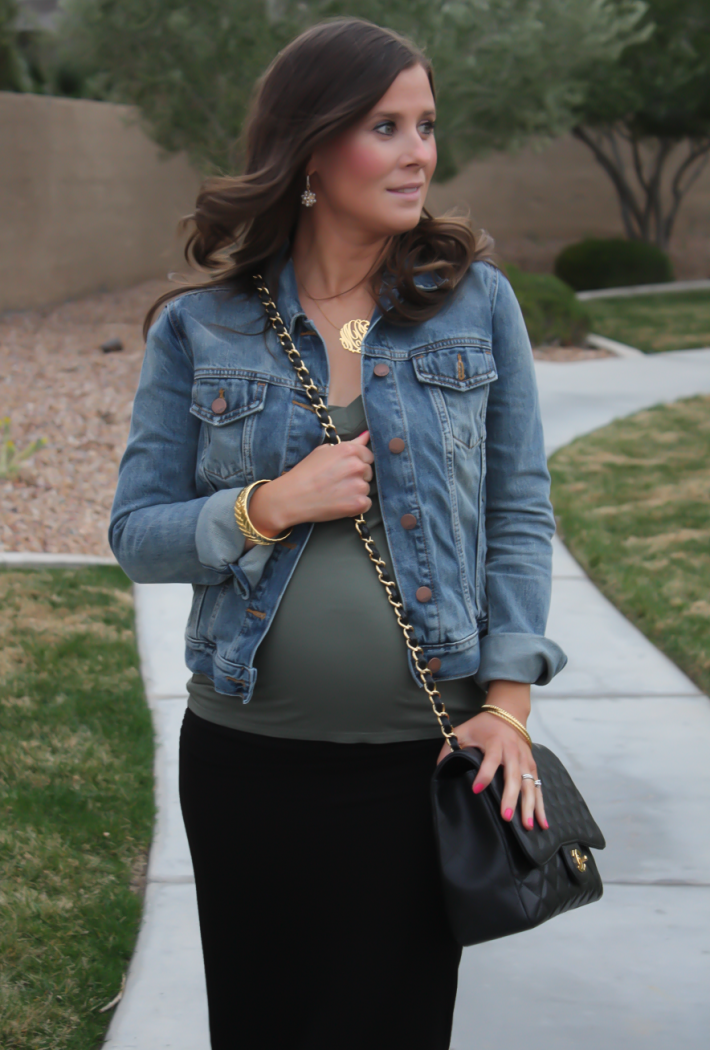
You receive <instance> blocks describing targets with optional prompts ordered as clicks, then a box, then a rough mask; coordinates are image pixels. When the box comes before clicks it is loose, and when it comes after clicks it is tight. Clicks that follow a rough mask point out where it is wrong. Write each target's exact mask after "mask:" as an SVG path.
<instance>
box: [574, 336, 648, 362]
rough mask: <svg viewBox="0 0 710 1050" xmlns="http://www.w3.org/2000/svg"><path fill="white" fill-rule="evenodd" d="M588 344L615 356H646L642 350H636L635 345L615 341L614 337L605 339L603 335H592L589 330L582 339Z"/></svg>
mask: <svg viewBox="0 0 710 1050" xmlns="http://www.w3.org/2000/svg"><path fill="white" fill-rule="evenodd" d="M584 341H585V343H588V344H589V346H593V347H594V348H595V349H596V350H608V351H609V353H610V354H614V356H615V357H647V356H648V355H647V354H644V352H643V350H637V349H636V347H635V346H627V345H626V343H617V341H616V339H607V337H606V336H605V335H594V333H593V332H590V333H589V335H588V336H587V337H586V339H585V340H584Z"/></svg>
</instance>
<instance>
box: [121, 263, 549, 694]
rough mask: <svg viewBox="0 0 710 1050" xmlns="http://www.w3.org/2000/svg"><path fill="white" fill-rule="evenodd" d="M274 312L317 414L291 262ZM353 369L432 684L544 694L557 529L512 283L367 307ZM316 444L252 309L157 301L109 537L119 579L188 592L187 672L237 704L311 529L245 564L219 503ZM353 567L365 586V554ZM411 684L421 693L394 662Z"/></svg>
mask: <svg viewBox="0 0 710 1050" xmlns="http://www.w3.org/2000/svg"><path fill="white" fill-rule="evenodd" d="M423 283H424V282H423ZM277 305H278V308H279V311H280V313H281V316H282V317H283V319H284V322H285V324H286V326H287V327H288V328H289V331H290V332H291V335H292V337H293V338H294V340H295V341H296V343H297V345H298V347H299V350H300V352H301V355H302V357H303V360H304V362H305V363H306V365H307V367H308V369H309V371H310V373H311V376H312V377H313V380H314V382H315V383H316V385H317V386H318V388H319V389H320V391H321V392H322V394H323V399H324V400H325V401H326V402H327V391H328V384H329V373H328V357H327V353H326V349H325V345H324V343H323V341H322V339H321V338H320V336H319V335H318V334H317V332H316V331H315V330H314V328H313V326H312V324H310V323H307V322H306V319H305V315H304V313H303V310H302V308H301V305H300V303H299V300H298V294H297V290H296V283H295V277H294V272H293V267H292V264H291V263H290V262H288V263H287V264H286V267H285V268H284V269H283V271H282V273H281V278H280V283H279V288H278V295H277ZM361 364H362V394H363V401H364V405H365V413H366V416H367V422H368V427H369V429H370V434H371V448H372V451H373V453H374V456H375V467H376V472H377V482H378V489H379V495H380V501H381V508H382V516H383V519H384V524H385V529H386V534H387V539H388V543H389V547H390V552H391V558H392V563H393V564H392V566H391V568H392V572H393V574H394V576H395V578H396V580H397V585H398V587H399V591H400V594H401V595H402V597H403V600H404V604H405V607H406V611H407V614H408V616H409V618H410V620H411V622H412V625H413V627H414V629H415V631H416V634H417V636H418V637H419V640H420V642H421V643H422V645H423V648H424V651H425V654H426V658H427V660H429V659H431V658H432V657H434V656H436V657H439V658H440V660H441V669H440V671H438V672H437V673H436V675H435V677H436V678H438V679H447V678H461V677H465V676H469V675H473V676H474V677H475V679H476V681H477V682H478V683H479V684H480V685H483V686H484V687H485V685H486V683H488V682H490V681H492V680H494V679H498V678H505V679H510V680H513V681H518V682H534V683H536V684H538V685H544V684H545V683H547V682H549V681H550V679H551V678H552V677H553V676H554V675H555V674H557V672H558V671H560V670H561V669H562V667H564V665H565V663H566V657H565V655H564V653H563V652H562V650H561V649H560V648H559V646H558V645H556V644H555V642H553V641H551V640H549V639H547V638H545V637H544V633H545V623H546V620H547V613H548V607H549V601H550V577H551V538H552V535H553V532H554V528H555V526H554V518H553V514H552V508H551V505H550V500H549V486H550V478H549V474H548V471H547V465H546V462H545V453H544V446H543V437H542V427H541V422H540V413H539V407H538V400H537V389H536V384H535V373H534V369H533V358H532V353H531V349H530V343H529V340H528V336H527V332H526V329H525V324H524V322H523V318H522V314H521V312H520V308H519V306H518V303H517V301H516V299H515V296H514V294H513V291H512V289H511V286H510V284H509V282H508V281H507V279H506V278H505V277H504V276H503V275H502V274H501V273H500V271H499V270H497V269H496V268H495V267H494V266H492V265H490V264H489V263H485V262H477V263H474V264H473V265H472V266H471V268H470V271H469V273H468V275H467V276H466V278H465V279H464V281H463V282H462V284H461V285H460V286H459V288H458V290H457V291H456V293H455V294H454V295H452V297H451V298H450V299H449V301H448V302H447V304H446V306H445V307H444V308H443V309H442V310H441V311H440V312H439V313H438V314H437V315H436V316H435V317H433V318H432V319H431V320H429V321H426V322H424V323H422V324H419V325H416V326H414V327H401V326H396V325H393V324H390V323H388V322H387V321H386V319H385V318H384V317H383V316H382V315H381V313H380V311H379V310H377V311H376V312H375V315H374V317H373V320H372V324H371V326H370V329H369V331H368V333H367V336H366V338H365V340H364V342H363V344H362V358H361ZM377 364H380V365H387V367H388V371H387V372H386V374H385V375H382V374H375V371H374V366H375V365H377ZM384 371H385V369H382V368H380V369H378V372H379V373H382V372H384ZM220 396H221V397H223V398H224V399H225V400H226V402H227V408H226V410H225V411H224V412H222V413H221V414H218V413H216V412H215V411H214V409H213V408H212V405H213V402H214V401H215V399H216V398H218V397H220ZM218 407H221V406H218ZM323 436H324V435H323V430H322V427H321V425H320V423H319V421H318V419H317V417H316V415H315V414H314V412H313V411H312V409H311V408H310V407H309V405H308V403H307V399H306V397H305V394H304V392H303V390H302V388H301V386H300V383H299V380H298V378H297V376H296V374H295V372H294V370H293V367H292V365H291V364H290V362H289V360H288V358H287V356H286V354H285V353H284V351H283V349H282V348H281V346H280V344H279V343H278V341H277V339H276V337H275V335H274V333H273V331H271V329H270V328H268V329H266V330H265V317H264V313H263V308H262V306H261V304H260V302H259V300H258V298H257V297H256V296H252V297H248V298H247V297H245V296H234V295H233V294H231V293H229V292H226V291H223V290H217V289H212V290H209V291H199V292H189V293H186V294H185V295H182V296H180V297H179V298H177V299H174V300H172V301H171V302H170V303H169V304H168V305H167V306H166V307H165V309H164V311H163V313H162V315H161V317H160V318H159V320H158V321H157V322H156V323H155V324H154V325H153V327H152V328H151V330H150V334H149V336H148V345H147V348H146V355H145V361H144V364H143V369H142V372H141V378H140V384H139V387H138V392H137V394H136V398H135V402H134V406H133V419H132V423H131V431H130V436H129V439H128V447H127V449H126V452H125V455H124V457H123V460H122V463H121V468H120V473H119V480H118V489H117V492H116V498H115V501H114V506H113V511H112V516H111V525H110V532H109V538H110V543H111V547H112V550H113V551H114V553H115V555H116V557H117V559H118V561H119V563H120V564H121V566H122V567H123V569H124V570H125V571H126V573H127V574H128V576H129V577H130V578H131V579H132V580H135V581H137V582H140V583H191V584H192V586H193V589H194V599H193V603H192V610H191V613H190V618H189V621H188V624H187V631H186V644H187V664H188V666H189V668H190V669H191V670H192V671H193V672H200V673H202V674H206V675H209V676H210V677H211V678H213V679H214V682H215V687H216V689H217V690H218V691H219V692H220V693H225V694H231V695H233V696H235V697H239V698H241V699H242V700H243V702H244V703H247V702H248V701H249V699H250V698H251V696H252V693H253V690H254V684H255V681H256V670H255V669H254V667H253V660H254V654H255V652H256V649H257V647H258V646H259V643H260V642H261V641H262V639H263V638H264V636H265V634H266V632H267V631H268V630H269V625H270V624H271V621H272V619H273V617H274V614H275V613H276V610H277V608H278V606H279V602H280V600H281V597H282V595H283V593H284V591H285V589H286V587H287V586H288V582H289V580H290V578H291V575H292V574H293V571H294V569H295V568H296V565H297V563H298V560H299V558H300V556H301V554H302V552H303V549H304V547H305V545H306V543H307V542H308V538H309V536H310V535H311V531H312V528H313V526H312V525H311V524H309V523H304V524H301V525H298V526H297V527H296V528H294V530H293V532H292V533H291V535H290V537H289V538H288V540H287V541H285V542H283V543H279V544H277V545H275V546H274V547H254V548H252V549H251V550H250V551H248V552H246V553H245V552H244V539H243V537H242V535H241V533H240V532H239V531H238V529H237V527H236V525H235V521H234V503H235V500H236V497H237V495H238V493H239V491H240V490H241V489H242V488H243V487H244V486H245V485H247V484H249V483H250V482H251V481H255V480H256V479H258V478H277V477H279V475H281V474H283V473H284V472H285V471H287V470H289V469H291V468H292V467H293V466H294V465H295V464H296V463H298V462H299V461H300V460H301V459H303V458H304V456H306V455H308V453H309V452H310V451H311V450H312V449H314V448H315V447H316V446H317V445H318V444H320V443H321V442H322V441H323ZM393 439H401V441H399V442H395V444H394V446H392V445H391V444H390V443H391V442H392V440H393ZM402 442H403V443H404V447H403V449H402ZM398 449H402V450H401V451H398ZM405 514H407V515H414V517H415V518H416V526H415V527H414V528H404V527H403V526H402V524H401V519H402V517H403V515H405ZM407 524H408V525H411V520H409V521H408V522H407ZM362 571H363V572H374V569H373V567H372V565H370V564H369V562H368V560H367V557H366V553H365V551H364V549H363V557H362ZM422 588H428V589H429V591H430V592H431V597H430V598H429V599H428V600H424V601H422V600H419V599H421V598H425V599H426V598H427V593H428V592H427V591H426V590H422ZM417 592H419V599H418V597H417ZM402 645H403V646H404V640H402ZM362 657H363V659H364V660H366V659H367V653H363V654H362ZM410 670H411V671H412V675H413V677H414V678H415V681H417V683H419V677H418V675H417V674H416V671H415V669H414V666H413V663H412V661H411V656H410Z"/></svg>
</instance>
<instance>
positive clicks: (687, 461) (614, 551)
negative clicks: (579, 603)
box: [550, 397, 710, 693]
mask: <svg viewBox="0 0 710 1050" xmlns="http://www.w3.org/2000/svg"><path fill="white" fill-rule="evenodd" d="M550 471H551V473H552V498H553V503H554V507H555V514H556V515H557V518H558V521H559V526H560V534H561V537H562V539H563V540H564V542H565V543H566V544H567V545H568V547H569V548H570V550H571V551H572V554H573V555H574V556H575V557H576V558H577V560H578V561H579V562H580V563H581V565H582V566H583V567H584V569H585V570H586V571H587V572H588V574H589V575H590V576H591V578H592V579H593V580H594V582H595V583H596V584H597V585H598V586H599V588H600V589H601V590H602V591H603V592H604V594H606V595H607V597H608V598H610V599H611V601H612V602H613V603H614V604H615V605H616V606H617V607H618V608H619V609H621V611H622V612H623V613H624V614H625V615H626V616H627V617H628V618H629V619H630V620H632V621H633V622H634V623H635V624H636V625H637V626H638V627H639V628H640V629H641V630H642V631H643V632H644V634H645V635H646V636H647V637H648V638H650V640H651V641H652V642H653V643H654V644H655V645H657V646H658V647H659V649H662V650H663V652H665V653H666V654H667V655H668V656H669V657H670V658H671V660H674V661H675V663H676V664H677V665H678V666H679V667H681V668H682V670H683V671H685V673H686V674H687V675H689V677H690V678H692V679H693V681H694V682H696V683H697V684H698V685H699V686H700V688H701V689H703V690H704V691H705V692H708V693H710V397H695V398H691V399H690V400H687V401H678V402H676V403H675V404H672V405H664V406H658V407H655V408H651V409H648V410H647V411H644V412H639V413H638V414H637V415H635V416H631V417H629V418H628V419H622V420H618V421H616V422H615V423H612V424H611V425H610V426H607V427H604V428H602V429H601V430H597V431H596V432H594V433H593V434H590V435H587V436H586V437H582V438H579V439H578V440H577V441H574V442H573V443H572V444H571V445H568V446H566V447H565V448H563V449H561V450H560V451H559V452H557V453H555V455H554V456H552V458H551V460H550Z"/></svg>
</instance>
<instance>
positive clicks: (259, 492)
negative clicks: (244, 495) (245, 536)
mask: <svg viewBox="0 0 710 1050" xmlns="http://www.w3.org/2000/svg"><path fill="white" fill-rule="evenodd" d="M280 480H281V479H280V478H276V479H275V480H274V481H270V482H269V483H268V485H259V487H258V488H257V489H255V491H254V492H253V493H252V496H251V499H250V500H249V508H248V510H249V519H250V521H251V523H252V525H253V526H254V528H255V529H256V530H257V532H260V533H261V534H262V535H263V536H280V535H281V533H282V532H286V531H287V529H289V528H291V526H292V525H293V524H295V523H294V522H292V521H289V520H288V519H287V516H286V515H285V514H284V510H283V499H281V498H280V488H281V486H280V485H279V481H280ZM274 486H276V488H274Z"/></svg>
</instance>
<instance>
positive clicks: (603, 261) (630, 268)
mask: <svg viewBox="0 0 710 1050" xmlns="http://www.w3.org/2000/svg"><path fill="white" fill-rule="evenodd" d="M555 274H556V275H557V277H559V278H560V280H561V281H565V282H566V283H567V284H569V285H570V286H571V287H572V288H574V289H575V291H577V292H583V291H587V290H591V289H593V288H626V287H628V286H629V285H633V284H662V283H665V282H666V281H672V280H673V265H672V263H671V261H670V259H669V258H668V256H667V255H666V253H665V252H664V251H662V250H661V249H660V248H657V247H656V245H655V244H648V243H647V242H646V241H627V240H624V238H623V237H607V238H601V237H587V239H586V240H584V241H578V242H577V244H568V245H567V247H566V248H564V249H563V250H562V251H561V252H560V254H559V255H558V256H557V258H556V259H555Z"/></svg>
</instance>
